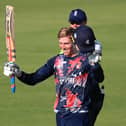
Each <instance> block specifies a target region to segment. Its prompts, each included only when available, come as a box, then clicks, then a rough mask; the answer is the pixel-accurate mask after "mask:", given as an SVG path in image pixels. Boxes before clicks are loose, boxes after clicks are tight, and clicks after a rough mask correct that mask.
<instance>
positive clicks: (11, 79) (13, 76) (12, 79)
mask: <svg viewBox="0 0 126 126" xmlns="http://www.w3.org/2000/svg"><path fill="white" fill-rule="evenodd" d="M10 84H11V92H12V93H15V91H16V84H15V75H14V74H12V75H11V76H10Z"/></svg>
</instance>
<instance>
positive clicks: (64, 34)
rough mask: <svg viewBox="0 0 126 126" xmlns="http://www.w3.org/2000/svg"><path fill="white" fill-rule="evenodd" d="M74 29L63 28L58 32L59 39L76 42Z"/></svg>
mask: <svg viewBox="0 0 126 126" xmlns="http://www.w3.org/2000/svg"><path fill="white" fill-rule="evenodd" d="M73 33H74V29H73V28H71V27H62V28H61V29H60V30H59V32H58V35H57V37H58V39H59V38H62V37H69V38H70V39H71V40H72V42H74V37H73Z"/></svg>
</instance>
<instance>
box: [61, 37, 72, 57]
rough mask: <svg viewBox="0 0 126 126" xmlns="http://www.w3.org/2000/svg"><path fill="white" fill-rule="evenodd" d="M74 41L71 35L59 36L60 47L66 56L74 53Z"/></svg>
mask: <svg viewBox="0 0 126 126" xmlns="http://www.w3.org/2000/svg"><path fill="white" fill-rule="evenodd" d="M73 46H74V45H73V42H72V40H71V39H70V38H69V37H62V38H59V47H60V49H61V50H62V51H63V54H64V55H65V56H70V57H71V56H72V55H73Z"/></svg>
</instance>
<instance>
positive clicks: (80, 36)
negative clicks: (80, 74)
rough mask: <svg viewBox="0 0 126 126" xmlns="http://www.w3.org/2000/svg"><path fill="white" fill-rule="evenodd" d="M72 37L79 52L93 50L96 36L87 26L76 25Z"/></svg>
mask: <svg viewBox="0 0 126 126" xmlns="http://www.w3.org/2000/svg"><path fill="white" fill-rule="evenodd" d="M74 39H75V43H76V44H77V46H78V48H79V49H80V52H82V53H88V52H92V51H94V47H95V40H96V38H95V35H94V32H93V30H92V29H91V28H90V27H89V26H85V25H81V26H80V27H78V28H77V29H76V30H75V32H74Z"/></svg>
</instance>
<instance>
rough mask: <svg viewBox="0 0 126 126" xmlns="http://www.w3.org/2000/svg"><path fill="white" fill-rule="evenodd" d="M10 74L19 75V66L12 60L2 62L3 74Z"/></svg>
mask: <svg viewBox="0 0 126 126" xmlns="http://www.w3.org/2000/svg"><path fill="white" fill-rule="evenodd" d="M12 74H14V75H16V76H21V71H20V68H19V66H18V65H17V64H15V63H12V62H7V63H5V64H4V75H5V76H10V75H12Z"/></svg>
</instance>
